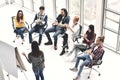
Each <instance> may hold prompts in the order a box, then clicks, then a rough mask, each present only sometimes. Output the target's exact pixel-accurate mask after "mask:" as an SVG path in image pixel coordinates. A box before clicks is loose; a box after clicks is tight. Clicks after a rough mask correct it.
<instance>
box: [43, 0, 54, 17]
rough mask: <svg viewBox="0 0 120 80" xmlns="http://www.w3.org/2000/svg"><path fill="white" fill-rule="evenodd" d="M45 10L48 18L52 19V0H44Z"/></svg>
mask: <svg viewBox="0 0 120 80" xmlns="http://www.w3.org/2000/svg"><path fill="white" fill-rule="evenodd" d="M44 5H45V12H46V14H47V15H48V18H49V19H53V0H44Z"/></svg>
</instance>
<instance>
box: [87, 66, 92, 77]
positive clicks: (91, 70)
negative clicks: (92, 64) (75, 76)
mask: <svg viewBox="0 0 120 80" xmlns="http://www.w3.org/2000/svg"><path fill="white" fill-rule="evenodd" d="M91 72H92V68H90V72H89V75H88V79H89V78H90V75H91Z"/></svg>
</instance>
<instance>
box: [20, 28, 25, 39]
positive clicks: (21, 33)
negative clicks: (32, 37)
mask: <svg viewBox="0 0 120 80" xmlns="http://www.w3.org/2000/svg"><path fill="white" fill-rule="evenodd" d="M25 30H26V27H23V28H21V29H20V30H19V34H20V36H21V38H22V39H23V40H24V36H23V33H24V32H25Z"/></svg>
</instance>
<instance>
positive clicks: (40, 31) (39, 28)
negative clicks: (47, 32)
mask: <svg viewBox="0 0 120 80" xmlns="http://www.w3.org/2000/svg"><path fill="white" fill-rule="evenodd" d="M33 32H38V33H39V41H38V42H39V43H38V44H39V45H40V44H41V40H42V34H43V32H44V27H42V26H37V25H36V26H35V27H33V28H32V29H31V30H30V32H29V43H32V33H33Z"/></svg>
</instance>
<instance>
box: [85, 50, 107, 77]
mask: <svg viewBox="0 0 120 80" xmlns="http://www.w3.org/2000/svg"><path fill="white" fill-rule="evenodd" d="M104 52H105V51H104V50H103V53H102V55H101V56H100V57H99V59H98V60H92V61H91V62H90V63H89V64H88V65H87V66H86V67H88V68H90V72H89V75H88V79H89V78H90V75H91V72H92V70H94V71H96V72H97V73H98V76H100V75H101V74H100V72H99V71H98V70H97V69H95V68H94V67H95V66H97V68H99V66H100V65H101V64H102V62H103V61H102V58H103V55H104Z"/></svg>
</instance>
